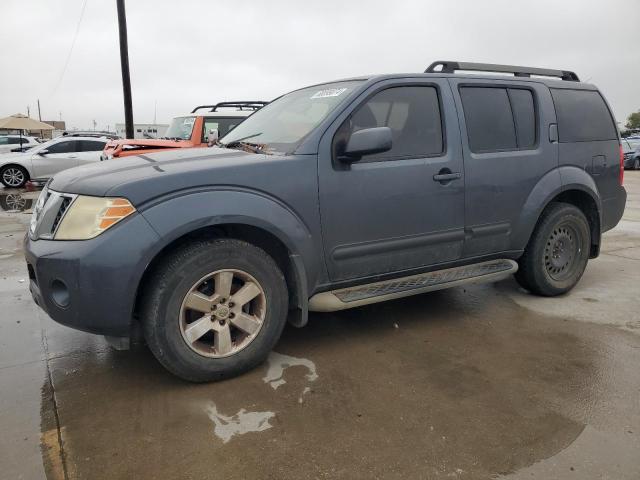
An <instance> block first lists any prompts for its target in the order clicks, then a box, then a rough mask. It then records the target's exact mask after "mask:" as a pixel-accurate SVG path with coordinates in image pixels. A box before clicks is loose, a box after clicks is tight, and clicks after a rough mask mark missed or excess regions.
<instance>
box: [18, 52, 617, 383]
mask: <svg viewBox="0 0 640 480" xmlns="http://www.w3.org/2000/svg"><path fill="white" fill-rule="evenodd" d="M460 71H466V72H469V71H471V72H473V71H485V72H496V73H499V74H500V75H483V74H477V73H465V74H460V73H457V72H460ZM505 73H509V74H511V75H510V76H509V75H505ZM615 125H616V124H615V121H614V118H613V116H612V114H611V111H610V109H609V107H608V106H607V104H606V102H605V100H604V98H603V97H602V95H601V94H600V92H599V91H598V90H597V89H596V88H595V87H594V86H592V85H588V84H584V83H580V82H579V80H578V78H577V76H576V75H575V74H574V73H572V72H568V71H559V70H546V69H537V68H524V67H512V66H503V65H486V64H473V63H459V62H436V63H435V64H433V65H432V66H431V67H429V68H428V69H427V71H426V72H425V73H422V74H415V73H409V74H397V75H383V76H375V77H367V78H365V77H363V78H354V79H349V80H343V81H336V82H331V83H326V84H320V85H314V86H312V87H307V88H303V89H300V90H296V91H294V92H291V93H288V94H286V95H283V96H282V97H280V98H278V99H276V100H275V101H273V102H272V103H270V104H269V105H267V106H266V107H264V108H263V109H261V110H259V111H257V112H256V113H254V114H253V115H252V116H250V117H249V118H248V119H247V120H245V121H244V122H243V123H242V124H241V125H239V126H238V127H237V128H235V129H234V130H233V131H231V132H230V133H229V134H227V135H226V136H225V137H224V138H222V139H221V140H220V141H219V142H218V144H217V146H215V147H212V148H210V149H207V150H203V149H192V150H187V149H183V150H174V151H171V152H166V153H157V154H153V155H138V156H134V157H129V158H125V159H120V160H118V161H111V162H101V163H99V164H96V165H92V166H87V167H82V168H76V169H71V170H67V171H65V172H62V173H60V174H58V175H56V176H55V178H54V179H53V180H52V181H51V182H50V183H49V184H48V186H47V187H46V188H45V189H44V190H43V192H42V194H41V196H40V198H39V200H38V202H37V206H36V207H35V208H34V213H33V218H32V222H31V226H30V230H29V233H28V235H27V238H26V240H25V247H26V248H25V255H26V260H27V263H28V269H29V276H30V285H31V292H32V294H33V297H34V299H35V301H36V302H37V303H38V305H40V306H41V307H42V308H43V309H44V310H45V311H46V312H47V313H48V314H49V315H50V316H51V317H52V318H53V319H54V320H56V321H57V322H60V323H62V324H64V325H68V326H70V327H73V328H77V329H80V330H84V331H87V332H93V333H97V334H102V335H105V336H107V337H110V338H111V340H117V339H120V343H126V342H123V341H122V339H126V338H128V337H129V336H130V335H131V332H132V331H135V330H136V329H137V328H138V327H140V328H141V331H142V332H143V333H144V338H145V340H146V342H147V343H148V345H149V347H150V348H151V350H152V351H153V353H154V354H155V356H156V357H157V358H158V360H159V361H160V362H161V363H162V364H163V365H164V366H165V367H166V368H167V369H169V370H170V371H171V372H173V373H174V374H176V375H178V376H180V377H182V378H185V379H188V380H191V381H209V380H214V379H218V378H222V377H225V376H230V375H235V374H238V373H241V372H243V371H246V370H248V369H250V368H252V367H254V366H255V365H257V364H259V363H260V362H262V361H263V360H264V358H265V357H266V356H267V354H268V353H269V351H270V350H271V348H272V347H273V346H274V345H275V343H276V341H277V340H278V337H279V336H280V333H281V331H282V329H283V327H284V325H285V323H286V321H287V319H288V320H289V321H290V322H291V323H293V324H294V325H297V326H303V325H304V324H305V323H306V321H307V316H308V312H309V311H319V312H327V311H335V310H340V309H345V308H351V307H357V306H360V305H365V304H370V303H374V302H380V301H384V300H388V299H394V298H399V297H404V296H407V295H413V294H417V293H421V292H426V291H430V290H435V289H441V288H447V287H452V286H456V285H460V284H464V283H467V282H478V281H493V280H499V279H502V278H505V277H506V276H508V275H511V274H515V275H516V278H517V280H518V281H519V282H520V284H521V285H522V286H523V287H525V288H526V289H528V290H530V291H531V292H534V293H536V294H540V295H547V296H553V295H560V294H563V293H565V292H567V291H568V290H570V289H571V288H572V287H573V286H574V285H575V284H576V283H577V282H578V280H579V279H580V277H581V276H582V273H583V272H584V269H585V267H586V265H587V260H588V259H589V258H595V257H596V256H597V255H598V253H599V248H600V241H601V235H602V232H604V231H606V230H609V229H611V228H612V227H614V226H615V225H616V224H617V223H618V221H619V220H620V218H621V216H622V213H623V210H624V206H625V202H626V193H625V190H624V188H623V187H622V178H623V168H622V156H621V147H620V138H619V135H618V131H617V129H616V126H615Z"/></svg>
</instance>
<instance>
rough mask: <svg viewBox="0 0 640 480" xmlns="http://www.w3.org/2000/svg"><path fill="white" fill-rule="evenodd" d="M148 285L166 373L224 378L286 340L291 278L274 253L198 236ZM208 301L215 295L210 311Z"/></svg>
mask: <svg viewBox="0 0 640 480" xmlns="http://www.w3.org/2000/svg"><path fill="white" fill-rule="evenodd" d="M214 273H215V275H213V276H211V275H212V274H214ZM229 275H231V280H229ZM250 284H251V285H250ZM226 286H229V288H226ZM194 288H195V289H194ZM145 289H146V291H145V292H146V293H145V294H144V296H143V300H142V325H143V332H144V337H145V339H146V341H147V344H148V345H149V348H150V349H151V351H152V352H153V354H154V355H155V357H156V358H157V359H158V361H159V362H160V363H161V364H162V365H163V366H164V367H165V368H166V369H167V370H169V371H170V372H171V373H173V374H175V375H176V376H178V377H180V378H182V379H184V380H188V381H191V382H208V381H213V380H220V379H223V378H228V377H232V376H236V375H239V374H241V373H244V372H246V371H248V370H250V369H252V368H254V367H256V366H257V365H259V364H260V363H262V362H263V361H264V360H265V359H266V357H267V355H268V354H269V352H270V351H271V349H272V348H273V347H274V345H275V344H276V342H277V341H278V339H279V338H280V334H281V333H282V329H283V328H284V325H285V323H286V319H287V310H288V293H287V285H286V282H285V279H284V275H283V274H282V272H281V270H280V269H279V268H278V265H277V264H276V262H275V261H274V260H273V259H272V258H271V257H270V256H269V255H267V253H265V252H264V251H263V250H261V249H260V248H258V247H255V246H254V245H251V244H249V243H247V242H244V241H240V240H233V239H216V240H203V241H194V242H192V243H189V244H187V245H185V246H183V247H181V248H179V249H178V250H176V251H174V252H173V253H171V254H170V255H169V256H168V257H167V258H166V259H165V260H164V261H163V262H162V263H161V265H159V267H158V268H156V269H155V271H154V273H153V274H152V275H151V276H150V278H149V281H148V283H147V284H146V286H145ZM243 289H244V290H243ZM241 290H243V292H244V293H242V292H241ZM218 291H221V292H224V291H226V292H228V294H229V297H228V298H224V297H223V296H221V295H219V294H218V293H217V292H218ZM256 291H259V292H258V293H256ZM254 294H255V295H256V296H255V297H252V298H253V299H251V300H249V301H248V302H247V303H242V305H240V303H241V302H244V299H246V298H249V297H251V296H252V295H254ZM241 297H242V298H241ZM203 298H206V299H207V302H209V301H210V300H211V299H215V300H213V301H211V302H210V306H211V311H210V312H209V313H208V314H207V313H203V312H205V311H207V308H208V306H209V303H203V300H202V299H203ZM234 299H235V300H236V303H238V305H236V304H234V303H233V301H234ZM192 306H195V307H196V309H195V310H194V309H192V308H191V307H192ZM234 312H235V314H234ZM245 312H246V313H245ZM225 315H226V316H225ZM209 321H210V323H207V322H209ZM198 322H200V323H198ZM258 323H259V324H260V326H259V327H256V325H257V324H258ZM225 325H226V327H225ZM238 325H240V326H242V327H243V328H244V330H243V329H241V328H239V327H238ZM248 327H250V328H248ZM256 328H257V330H256ZM227 330H229V332H230V333H229V334H227V333H226V331H227ZM203 331H206V333H204V334H202V332H203ZM194 332H195V333H194ZM199 335H201V336H199ZM194 339H195V340H194ZM229 344H231V347H230V348H231V350H230V349H229Z"/></svg>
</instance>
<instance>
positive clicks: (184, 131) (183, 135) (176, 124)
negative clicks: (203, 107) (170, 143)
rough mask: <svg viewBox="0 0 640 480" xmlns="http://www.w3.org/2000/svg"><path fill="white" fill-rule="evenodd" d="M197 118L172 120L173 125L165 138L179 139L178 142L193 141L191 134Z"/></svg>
mask: <svg viewBox="0 0 640 480" xmlns="http://www.w3.org/2000/svg"><path fill="white" fill-rule="evenodd" d="M195 122H196V117H176V118H174V119H173V120H171V125H169V128H168V129H167V132H166V133H165V134H164V138H177V139H178V140H191V132H192V131H193V124H194V123H195Z"/></svg>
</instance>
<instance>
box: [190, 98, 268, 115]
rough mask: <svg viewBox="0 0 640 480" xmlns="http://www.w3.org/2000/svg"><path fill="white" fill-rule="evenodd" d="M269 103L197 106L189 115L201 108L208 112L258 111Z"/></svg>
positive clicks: (224, 103)
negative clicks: (223, 109)
mask: <svg viewBox="0 0 640 480" xmlns="http://www.w3.org/2000/svg"><path fill="white" fill-rule="evenodd" d="M268 103H269V102H263V101H261V100H256V101H251V102H220V103H216V104H215V105H198V106H197V107H196V108H194V109H193V110H191V113H196V112H197V111H198V110H200V109H201V108H210V110H209V111H210V112H215V111H217V109H218V108H222V107H224V108H237V109H238V110H253V111H255V110H260V109H261V108H262V107H264V106H265V105H266V104H268Z"/></svg>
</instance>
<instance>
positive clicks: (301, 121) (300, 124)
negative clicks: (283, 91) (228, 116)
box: [221, 80, 362, 153]
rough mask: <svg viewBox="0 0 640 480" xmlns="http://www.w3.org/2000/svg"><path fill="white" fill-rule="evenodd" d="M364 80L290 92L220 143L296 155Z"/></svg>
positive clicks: (263, 109) (252, 116)
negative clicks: (258, 147)
mask: <svg viewBox="0 0 640 480" xmlns="http://www.w3.org/2000/svg"><path fill="white" fill-rule="evenodd" d="M361 82H362V81H361V80H355V81H348V82H335V83H328V84H324V85H317V86H315V87H309V88H304V89H302V90H296V91H295V92H291V93H288V94H287V95H284V96H282V97H280V98H279V99H277V100H275V101H274V102H272V103H270V104H269V105H267V106H266V107H263V108H261V109H260V110H258V111H257V112H256V113H254V114H253V115H251V116H250V117H248V118H247V119H246V120H245V121H244V122H242V123H241V124H240V125H238V126H237V127H236V128H234V129H233V130H232V131H231V132H229V134H227V135H226V136H225V137H224V138H222V140H221V144H222V146H227V145H231V144H232V143H235V142H243V141H246V143H249V144H256V145H260V146H264V149H263V152H264V153H271V152H274V151H275V152H282V153H290V152H293V151H294V150H295V149H296V148H297V147H298V145H300V143H301V142H302V140H303V139H304V137H305V136H306V135H307V134H309V132H311V130H313V129H314V128H315V127H316V126H317V125H318V124H320V122H322V120H324V119H325V118H326V117H327V115H329V113H330V112H331V111H332V110H334V109H335V108H336V106H337V105H338V104H339V103H340V102H341V101H342V100H344V99H345V98H346V97H347V96H348V94H349V93H350V92H351V91H353V90H354V89H355V88H356V87H357V86H358V85H359V84H360V83H361Z"/></svg>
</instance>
